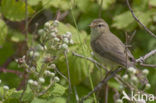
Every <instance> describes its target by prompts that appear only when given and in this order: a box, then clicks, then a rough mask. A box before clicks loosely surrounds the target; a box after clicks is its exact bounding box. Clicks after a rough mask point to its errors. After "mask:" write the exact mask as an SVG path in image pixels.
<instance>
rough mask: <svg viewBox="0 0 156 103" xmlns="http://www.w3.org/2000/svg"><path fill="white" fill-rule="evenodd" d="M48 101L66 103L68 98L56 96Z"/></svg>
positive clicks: (50, 102)
mask: <svg viewBox="0 0 156 103" xmlns="http://www.w3.org/2000/svg"><path fill="white" fill-rule="evenodd" d="M48 103H66V99H65V98H63V97H55V98H53V99H51V100H48Z"/></svg>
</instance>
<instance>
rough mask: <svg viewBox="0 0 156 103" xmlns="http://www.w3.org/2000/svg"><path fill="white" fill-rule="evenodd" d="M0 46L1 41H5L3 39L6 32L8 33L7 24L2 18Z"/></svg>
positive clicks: (0, 21) (0, 23) (0, 22)
mask: <svg viewBox="0 0 156 103" xmlns="http://www.w3.org/2000/svg"><path fill="white" fill-rule="evenodd" d="M0 30H1V32H0V46H2V45H3V43H4V42H5V39H6V37H7V33H8V28H7V25H6V24H5V22H4V21H3V20H1V19H0Z"/></svg>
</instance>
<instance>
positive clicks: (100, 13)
mask: <svg viewBox="0 0 156 103" xmlns="http://www.w3.org/2000/svg"><path fill="white" fill-rule="evenodd" d="M102 5H103V0H101V2H100V5H99V18H101V16H102Z"/></svg>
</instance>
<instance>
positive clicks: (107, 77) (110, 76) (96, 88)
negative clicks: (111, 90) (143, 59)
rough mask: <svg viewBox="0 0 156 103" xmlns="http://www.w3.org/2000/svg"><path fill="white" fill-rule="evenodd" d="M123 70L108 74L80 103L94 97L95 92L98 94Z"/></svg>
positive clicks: (118, 69)
mask: <svg viewBox="0 0 156 103" xmlns="http://www.w3.org/2000/svg"><path fill="white" fill-rule="evenodd" d="M121 70H122V68H117V69H116V70H114V71H113V72H110V75H109V74H107V75H108V76H106V77H105V78H104V79H103V80H102V81H101V82H100V83H99V84H98V85H97V86H96V87H95V88H94V90H93V91H91V92H89V93H88V95H86V96H85V97H83V98H82V99H81V101H80V103H83V101H84V100H86V99H87V98H88V97H89V96H90V95H92V94H93V93H94V92H96V91H97V90H98V89H100V88H101V87H102V86H103V85H104V84H105V83H107V81H108V80H110V79H111V78H112V77H114V76H115V75H116V74H117V73H118V72H119V71H121Z"/></svg>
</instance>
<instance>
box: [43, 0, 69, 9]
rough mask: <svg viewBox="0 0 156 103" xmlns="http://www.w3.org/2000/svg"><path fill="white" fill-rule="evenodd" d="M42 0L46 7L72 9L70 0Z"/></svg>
mask: <svg viewBox="0 0 156 103" xmlns="http://www.w3.org/2000/svg"><path fill="white" fill-rule="evenodd" d="M41 1H42V4H43V7H44V8H49V7H50V6H52V7H55V8H59V9H61V10H68V9H70V6H69V1H68V0H41ZM44 5H45V6H44Z"/></svg>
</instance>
